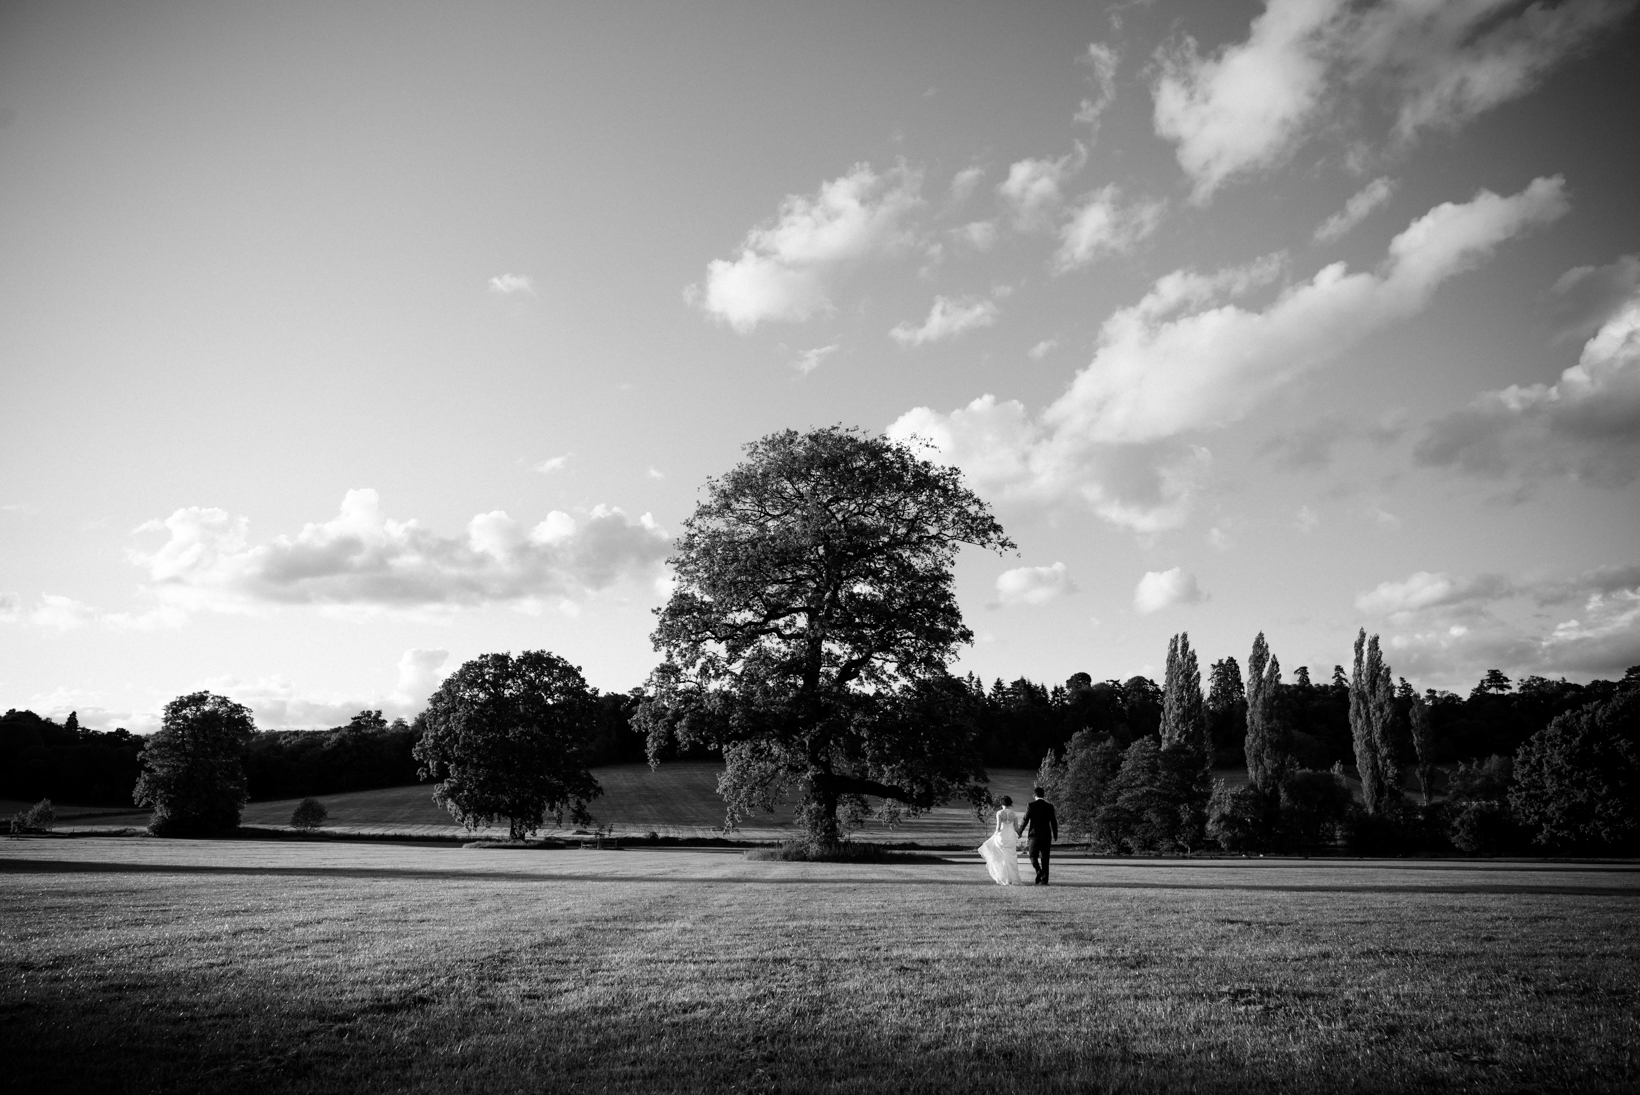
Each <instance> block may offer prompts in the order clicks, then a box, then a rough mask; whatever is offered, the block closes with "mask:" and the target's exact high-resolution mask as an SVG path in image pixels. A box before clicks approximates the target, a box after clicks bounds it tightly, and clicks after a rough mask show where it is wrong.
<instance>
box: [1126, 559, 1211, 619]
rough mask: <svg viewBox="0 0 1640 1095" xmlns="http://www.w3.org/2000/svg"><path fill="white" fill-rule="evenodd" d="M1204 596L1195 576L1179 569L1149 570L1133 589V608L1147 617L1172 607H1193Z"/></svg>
mask: <svg viewBox="0 0 1640 1095" xmlns="http://www.w3.org/2000/svg"><path fill="white" fill-rule="evenodd" d="M1203 597H1204V595H1203V593H1202V590H1201V586H1199V585H1197V584H1196V576H1195V575H1194V574H1189V573H1186V572H1185V571H1184V570H1182V569H1180V568H1179V567H1174V568H1173V569H1171V570H1150V571H1146V572H1145V576H1144V577H1143V578H1140V579H1139V584H1138V585H1137V586H1135V587H1134V588H1133V607H1134V609H1135V610H1137V611H1138V612H1140V613H1142V614H1144V615H1149V614H1150V613H1152V612H1160V611H1161V610H1162V609H1164V608H1171V607H1172V606H1173V605H1193V604H1196V603H1198V602H1200V601H1201V600H1202V599H1203Z"/></svg>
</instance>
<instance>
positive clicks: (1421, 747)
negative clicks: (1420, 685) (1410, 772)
mask: <svg viewBox="0 0 1640 1095" xmlns="http://www.w3.org/2000/svg"><path fill="white" fill-rule="evenodd" d="M1407 720H1408V721H1409V722H1410V723H1411V725H1412V748H1413V749H1415V750H1417V753H1418V787H1419V789H1420V790H1422V791H1423V794H1424V805H1425V806H1428V805H1429V782H1430V780H1431V779H1432V778H1433V777H1434V775H1435V726H1434V724H1433V722H1432V721H1431V720H1430V717H1429V704H1428V703H1426V702H1425V701H1424V698H1423V697H1422V696H1420V695H1418V693H1416V692H1414V693H1413V694H1412V700H1411V703H1410V704H1409V706H1408V707H1407Z"/></svg>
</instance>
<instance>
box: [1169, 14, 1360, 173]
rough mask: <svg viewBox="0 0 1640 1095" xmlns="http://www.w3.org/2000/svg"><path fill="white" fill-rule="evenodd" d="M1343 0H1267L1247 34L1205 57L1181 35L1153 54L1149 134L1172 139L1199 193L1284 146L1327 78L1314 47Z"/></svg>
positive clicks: (1264, 162)
mask: <svg viewBox="0 0 1640 1095" xmlns="http://www.w3.org/2000/svg"><path fill="white" fill-rule="evenodd" d="M1342 7H1343V0H1270V3H1269V5H1268V7H1266V9H1265V10H1264V12H1263V13H1262V14H1260V15H1259V16H1258V17H1257V18H1255V19H1254V20H1253V22H1252V26H1251V29H1250V33H1249V34H1248V37H1247V41H1245V42H1241V43H1238V44H1235V45H1231V46H1227V47H1225V48H1224V49H1223V50H1222V51H1220V53H1219V54H1218V55H1217V56H1216V57H1205V58H1204V57H1202V56H1201V54H1200V52H1199V50H1198V48H1197V45H1196V42H1195V40H1194V39H1192V38H1185V39H1183V40H1182V41H1181V42H1180V43H1178V44H1177V45H1175V46H1173V47H1171V48H1167V49H1164V50H1162V51H1160V52H1159V53H1158V54H1157V61H1158V62H1159V64H1160V75H1159V76H1158V77H1157V80H1156V83H1155V86H1154V87H1153V88H1152V93H1153V94H1154V96H1155V102H1156V109H1155V126H1156V133H1157V134H1158V135H1159V136H1161V137H1164V138H1166V139H1168V140H1171V141H1174V142H1176V143H1177V145H1178V158H1179V166H1180V167H1182V168H1184V170H1185V173H1186V174H1188V175H1189V176H1190V177H1191V178H1192V179H1193V180H1195V184H1196V186H1195V193H1194V195H1193V196H1194V198H1195V200H1196V201H1198V202H1200V201H1206V200H1207V199H1208V198H1210V197H1211V196H1212V194H1213V191H1214V190H1216V189H1217V188H1218V187H1219V185H1220V184H1221V183H1223V182H1224V180H1225V179H1227V178H1229V177H1230V176H1231V175H1234V174H1238V173H1241V172H1245V171H1251V170H1255V169H1258V168H1262V167H1269V166H1272V165H1273V164H1275V163H1277V162H1279V161H1280V160H1281V159H1282V158H1284V157H1285V156H1286V155H1287V154H1288V153H1289V151H1290V149H1291V146H1292V145H1293V143H1294V142H1295V141H1296V139H1297V137H1298V135H1299V134H1300V133H1301V132H1302V128H1303V126H1304V124H1305V123H1306V122H1307V121H1308V120H1309V118H1310V116H1311V114H1312V113H1313V112H1314V110H1315V109H1316V106H1317V103H1318V101H1319V99H1320V97H1321V94H1322V92H1323V90H1324V89H1325V86H1326V83H1325V81H1326V74H1327V64H1326V60H1325V58H1324V57H1323V56H1321V54H1322V52H1323V49H1324V43H1325V38H1326V33H1327V31H1328V29H1329V27H1330V26H1331V23H1332V21H1333V19H1334V18H1335V17H1336V15H1337V14H1338V11H1339V9H1341V8H1342Z"/></svg>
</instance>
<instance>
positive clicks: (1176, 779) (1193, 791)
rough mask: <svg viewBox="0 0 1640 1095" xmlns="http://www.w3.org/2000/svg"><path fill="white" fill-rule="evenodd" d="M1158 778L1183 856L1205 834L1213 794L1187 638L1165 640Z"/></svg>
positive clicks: (1196, 666)
mask: <svg viewBox="0 0 1640 1095" xmlns="http://www.w3.org/2000/svg"><path fill="white" fill-rule="evenodd" d="M1161 730H1162V735H1161V737H1162V741H1161V746H1162V748H1161V762H1162V763H1161V772H1162V778H1163V781H1164V783H1165V785H1166V786H1165V788H1164V790H1165V793H1166V795H1167V797H1168V798H1169V799H1170V800H1172V802H1173V803H1174V804H1175V806H1176V808H1177V810H1178V829H1177V830H1176V832H1175V838H1176V840H1177V842H1178V844H1179V845H1180V846H1181V847H1182V848H1184V849H1185V850H1186V851H1188V850H1189V849H1191V848H1193V847H1197V846H1199V845H1200V843H1201V841H1202V839H1203V838H1204V837H1205V836H1206V833H1207V803H1208V800H1209V799H1210V798H1211V797H1212V794H1213V783H1212V772H1213V744H1212V742H1211V740H1209V738H1208V736H1207V712H1206V710H1205V708H1204V707H1203V705H1202V673H1201V664H1200V663H1199V662H1198V661H1197V659H1196V652H1195V651H1194V650H1192V649H1190V635H1189V633H1187V632H1180V633H1179V634H1177V635H1175V636H1173V638H1172V639H1170V640H1168V644H1167V675H1166V677H1164V678H1163V684H1162V727H1161Z"/></svg>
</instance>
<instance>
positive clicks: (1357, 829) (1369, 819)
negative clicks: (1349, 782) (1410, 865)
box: [1340, 798, 1417, 856]
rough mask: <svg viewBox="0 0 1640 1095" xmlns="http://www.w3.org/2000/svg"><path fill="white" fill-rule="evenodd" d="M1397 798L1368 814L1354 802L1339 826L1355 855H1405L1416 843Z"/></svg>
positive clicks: (1345, 841)
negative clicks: (1378, 810) (1374, 812)
mask: <svg viewBox="0 0 1640 1095" xmlns="http://www.w3.org/2000/svg"><path fill="white" fill-rule="evenodd" d="M1400 805H1401V804H1400V801H1399V800H1398V799H1393V798H1392V799H1389V800H1388V801H1387V802H1386V803H1385V804H1384V808H1383V809H1382V810H1381V812H1379V813H1376V814H1369V813H1367V811H1366V810H1365V809H1364V808H1363V807H1362V806H1361V804H1360V803H1358V802H1351V803H1350V805H1349V809H1348V810H1347V811H1346V812H1345V815H1344V819H1343V823H1342V824H1341V826H1340V829H1341V830H1342V832H1343V835H1344V845H1345V847H1347V848H1348V849H1349V850H1350V851H1351V852H1352V853H1354V854H1355V855H1368V856H1386V855H1406V854H1407V852H1408V851H1409V850H1411V849H1412V848H1413V847H1414V846H1415V845H1416V843H1417V840H1416V835H1415V833H1414V832H1413V831H1411V829H1410V827H1409V825H1408V824H1407V820H1408V819H1407V818H1406V817H1405V816H1404V815H1403V811H1402V810H1401V809H1400Z"/></svg>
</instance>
